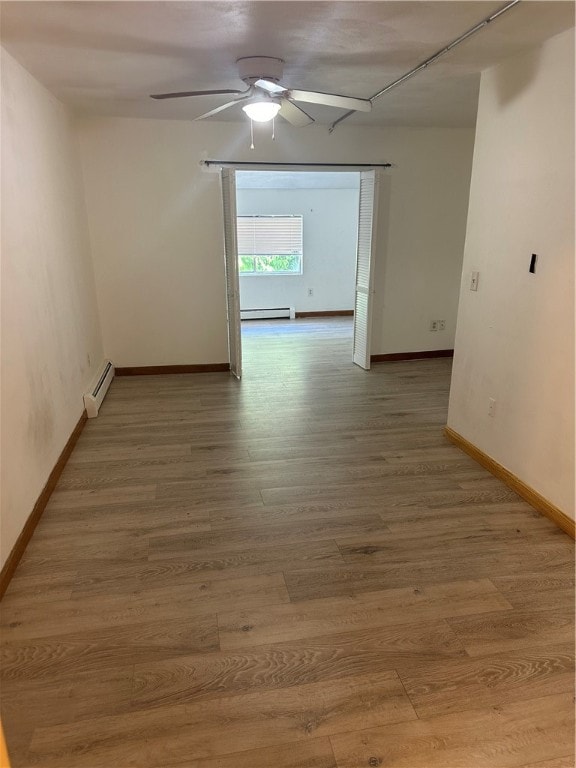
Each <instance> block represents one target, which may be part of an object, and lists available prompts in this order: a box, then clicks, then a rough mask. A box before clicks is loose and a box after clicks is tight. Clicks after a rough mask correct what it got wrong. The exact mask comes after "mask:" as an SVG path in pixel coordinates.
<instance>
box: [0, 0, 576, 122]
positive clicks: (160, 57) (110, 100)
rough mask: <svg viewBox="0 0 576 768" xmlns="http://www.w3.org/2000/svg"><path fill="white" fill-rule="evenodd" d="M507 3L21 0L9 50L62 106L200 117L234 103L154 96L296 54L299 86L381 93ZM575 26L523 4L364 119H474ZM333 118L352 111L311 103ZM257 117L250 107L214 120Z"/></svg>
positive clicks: (292, 63) (8, 36)
mask: <svg viewBox="0 0 576 768" xmlns="http://www.w3.org/2000/svg"><path fill="white" fill-rule="evenodd" d="M503 4H504V3H503V2H498V1H497V2H491V1H490V0H483V1H482V2H476V1H475V0H470V1H468V0H465V1H463V2H461V1H460V0H449V1H446V0H442V1H440V2H426V1H425V0H420V1H416V2H414V1H413V2H403V1H402V0H398V1H396V0H375V1H373V2H356V1H353V2H348V1H347V0H340V1H334V0H332V1H331V2H328V1H327V0H326V1H325V2H314V1H313V0H310V1H309V0H299V1H297V2H283V1H282V0H277V1H271V2H270V1H267V0H262V1H259V0H257V1H256V2H244V1H243V0H225V1H224V2H219V1H214V2H195V1H191V2H171V1H170V0H167V1H166V2H155V1H154V0H151V1H149V2H139V1H138V0H136V1H135V2H116V1H115V2H90V1H88V2H83V1H82V2H76V1H71V2H45V1H42V2H28V0H25V1H24V2H20V1H19V0H9V1H6V2H3V3H2V5H1V22H2V26H1V29H2V44H3V45H4V47H5V48H6V49H7V50H8V52H9V53H11V54H12V55H13V56H14V57H15V58H16V59H17V60H18V61H19V62H20V63H21V64H23V66H24V67H26V68H27V69H28V70H29V71H30V72H31V73H32V74H33V75H34V76H35V77H36V78H37V79H39V80H40V81H41V82H42V83H44V85H46V86H47V87H48V88H49V89H50V90H51V91H52V92H53V93H54V94H55V95H56V96H57V97H58V98H59V99H61V100H62V101H63V102H65V103H66V104H69V105H70V106H72V107H74V108H76V109H77V110H78V111H80V112H83V113H88V114H95V115H114V116H125V117H150V118H167V119H168V118H169V119H181V120H191V119H193V118H194V117H197V116H198V115H200V114H202V113H203V112H206V111H208V110H210V109H212V108H214V107H217V106H219V105H220V104H222V103H224V100H227V97H225V96H224V97H223V96H219V97H213V96H202V97H195V98H189V99H176V100H170V101H154V100H152V99H150V98H149V94H151V93H159V92H164V91H179V90H197V89H213V88H243V87H244V85H243V83H242V82H241V81H240V80H239V79H238V77H237V70H236V64H235V61H236V59H238V58H240V57H242V56H276V57H281V58H283V59H284V60H285V62H286V63H285V67H284V77H283V79H282V83H283V84H284V85H288V86H291V87H293V88H301V89H308V90H319V91H329V92H335V93H340V94H344V95H348V96H359V97H365V98H367V97H370V96H372V95H373V94H374V93H376V92H377V91H379V90H380V89H381V88H383V87H384V86H385V85H386V84H387V83H388V82H390V81H392V80H394V79H395V78H397V77H399V76H400V75H402V74H404V73H405V72H407V71H408V70H409V69H411V68H412V67H414V66H415V65H417V64H418V63H420V62H421V61H423V60H424V59H426V58H428V57H429V56H431V55H432V54H433V53H435V52H436V51H437V50H439V49H440V48H442V47H444V46H445V45H447V44H448V43H449V42H450V41H451V40H453V39H454V38H456V37H458V36H459V35H460V34H462V33H463V32H464V31H466V30H467V29H469V28H470V27H472V26H474V25H475V24H476V23H478V22H479V21H481V20H482V19H483V18H485V17H486V16H488V15H490V14H491V13H493V12H494V11H495V10H497V9H498V8H500V7H501V6H502V5H503ZM573 25H574V3H573V2H571V0H565V1H564V2H555V1H553V0H550V1H545V2H538V1H537V0H524V1H523V2H521V3H519V4H518V5H517V6H515V7H514V8H513V9H512V10H510V11H509V12H508V13H506V14H504V15H503V16H501V17H500V18H499V19H497V20H495V21H494V22H493V23H492V24H490V25H488V26H487V27H485V28H484V29H483V30H482V31H481V32H479V33H478V34H477V35H475V36H474V37H473V38H470V39H469V40H467V41H466V42H464V43H463V44H462V45H460V46H458V48H457V49H455V50H454V51H451V52H450V53H448V54H447V55H446V56H445V57H443V58H442V59H441V60H440V61H439V62H438V63H435V64H433V65H432V66H430V67H429V68H428V69H426V70H425V71H424V72H422V73H419V74H418V75H416V76H415V77H414V78H412V79H411V80H409V81H408V82H407V83H405V84H403V85H401V86H399V87H398V88H395V89H393V90H392V91H390V92H389V93H387V94H385V95H384V96H383V97H382V98H381V99H378V100H377V101H376V102H375V104H374V108H373V110H372V112H371V113H369V114H366V113H355V114H354V115H353V116H351V117H350V118H349V120H348V122H349V123H350V124H357V125H404V126H408V125H411V126H468V125H473V124H474V121H475V116H476V103H477V94H478V84H479V72H480V71H481V70H482V69H485V68H486V67H489V66H491V65H493V64H495V63H497V62H499V61H501V60H503V59H505V58H508V57H510V56H514V55H515V54H517V53H520V52H521V51H523V50H525V49H526V48H528V47H530V46H532V45H534V44H537V43H539V42H541V41H543V40H545V39H547V38H548V37H551V36H553V35H555V34H557V33H559V32H561V31H562V30H564V29H567V28H569V27H571V26H573ZM302 106H303V107H304V108H305V109H306V111H307V112H309V113H310V114H311V115H312V116H313V117H315V118H316V120H317V121H318V122H320V123H321V124H329V123H331V122H333V121H334V120H335V119H337V118H338V117H340V116H341V115H342V114H343V110H340V109H330V108H327V107H319V106H316V105H304V104H303V105H302ZM212 119H216V120H218V119H220V120H244V119H245V117H244V115H243V113H242V112H241V110H240V108H239V107H235V108H232V109H229V110H227V111H225V112H223V113H222V114H221V115H219V116H217V117H215V118H212Z"/></svg>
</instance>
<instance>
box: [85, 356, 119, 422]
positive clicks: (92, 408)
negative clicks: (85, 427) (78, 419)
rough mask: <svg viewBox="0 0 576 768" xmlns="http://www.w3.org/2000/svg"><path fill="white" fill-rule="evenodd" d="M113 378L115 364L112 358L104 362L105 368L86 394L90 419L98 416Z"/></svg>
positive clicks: (87, 413)
mask: <svg viewBox="0 0 576 768" xmlns="http://www.w3.org/2000/svg"><path fill="white" fill-rule="evenodd" d="M113 378H114V366H113V365H112V363H111V362H110V360H107V361H106V362H105V363H104V368H103V369H102V372H101V374H100V376H99V377H98V379H97V380H96V383H95V384H94V386H93V387H92V389H91V390H90V392H87V393H86V394H85V395H84V407H85V408H86V415H87V416H88V418H89V419H93V418H94V417H95V416H98V411H99V410H100V406H101V405H102V401H103V400H104V398H105V397H106V392H108V388H109V387H110V384H111V383H112V379H113Z"/></svg>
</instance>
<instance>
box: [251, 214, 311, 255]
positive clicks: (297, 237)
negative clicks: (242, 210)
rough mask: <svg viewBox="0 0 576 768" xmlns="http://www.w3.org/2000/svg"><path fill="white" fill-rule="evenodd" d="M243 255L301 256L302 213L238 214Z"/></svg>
mask: <svg viewBox="0 0 576 768" xmlns="http://www.w3.org/2000/svg"><path fill="white" fill-rule="evenodd" d="M236 231H237V238H238V255H239V256H293V255H297V256H301V255H302V216H238V218H237V226H236Z"/></svg>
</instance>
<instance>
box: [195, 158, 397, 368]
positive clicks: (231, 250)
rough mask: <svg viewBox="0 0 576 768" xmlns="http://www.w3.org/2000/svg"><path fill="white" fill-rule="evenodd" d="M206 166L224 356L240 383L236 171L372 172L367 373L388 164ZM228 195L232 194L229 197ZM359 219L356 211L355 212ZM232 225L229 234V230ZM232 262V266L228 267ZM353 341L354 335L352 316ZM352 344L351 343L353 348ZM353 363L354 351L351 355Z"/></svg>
mask: <svg viewBox="0 0 576 768" xmlns="http://www.w3.org/2000/svg"><path fill="white" fill-rule="evenodd" d="M204 162H205V165H206V166H217V167H219V169H220V184H221V197H222V210H223V225H224V251H225V253H224V255H225V264H226V284H227V285H226V308H227V315H228V352H229V362H230V370H231V373H232V374H233V375H234V376H236V378H238V379H240V378H241V375H242V343H241V339H242V334H241V324H240V323H241V321H240V275H239V272H238V252H237V238H236V217H237V212H236V172H237V171H281V170H290V171H298V172H300V173H314V172H317V171H324V172H330V171H332V172H338V171H340V172H342V171H345V172H357V173H358V174H359V175H360V177H361V178H362V173H363V172H370V171H373V172H374V179H375V183H374V197H373V200H372V229H371V259H370V277H369V283H368V287H367V295H368V297H369V302H368V305H369V313H368V326H367V327H366V332H367V338H366V348H367V360H366V361H365V362H366V364H365V365H362V364H360V367H362V368H365V369H366V370H369V368H370V337H371V325H372V301H371V298H372V296H373V295H374V293H375V291H374V272H375V270H374V267H375V262H376V251H377V246H378V208H379V190H380V189H381V187H382V179H383V177H384V173H383V169H387V168H391V167H393V165H392V164H391V163H375V164H373V165H371V164H368V163H360V164H352V163H351V164H348V165H347V164H345V163H343V164H336V163H246V162H237V163H235V162H223V161H222V162H220V161H216V160H211V161H204ZM226 190H228V199H226ZM231 192H232V193H231ZM358 215H359V216H360V210H359V211H358ZM231 224H233V230H234V231H233V232H231V229H230V226H229V225H231ZM232 257H233V258H234V266H233V265H232ZM358 258H359V254H358V248H357V249H356V270H358ZM356 296H357V284H356V283H355V304H356ZM353 325H354V339H356V334H357V324H356V313H354V323H353ZM354 346H355V342H354V343H353V347H354ZM351 362H352V363H356V364H358V363H357V362H356V360H354V351H353V355H352V360H351Z"/></svg>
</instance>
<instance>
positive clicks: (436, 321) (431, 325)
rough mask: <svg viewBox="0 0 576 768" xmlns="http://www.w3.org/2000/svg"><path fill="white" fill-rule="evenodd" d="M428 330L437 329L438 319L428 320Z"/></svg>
mask: <svg viewBox="0 0 576 768" xmlns="http://www.w3.org/2000/svg"><path fill="white" fill-rule="evenodd" d="M430 330H431V331H437V330H438V320H430Z"/></svg>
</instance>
